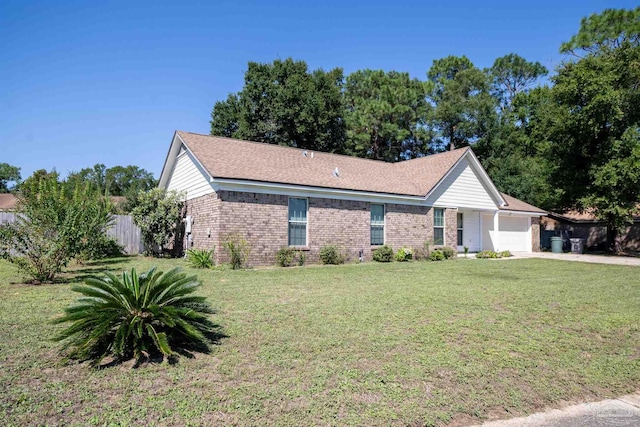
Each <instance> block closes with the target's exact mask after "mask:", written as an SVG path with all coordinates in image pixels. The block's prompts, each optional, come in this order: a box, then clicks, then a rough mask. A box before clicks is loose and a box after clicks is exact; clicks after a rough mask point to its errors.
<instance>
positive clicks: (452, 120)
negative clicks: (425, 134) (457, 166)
mask: <svg viewBox="0 0 640 427" xmlns="http://www.w3.org/2000/svg"><path fill="white" fill-rule="evenodd" d="M427 76H428V78H429V81H430V82H431V83H430V85H431V87H430V94H429V99H430V100H431V102H432V103H433V106H434V110H433V114H432V116H431V120H432V123H433V126H434V129H435V130H436V131H437V133H438V143H439V145H440V146H441V147H442V148H444V147H447V146H448V147H449V149H454V148H460V147H464V146H468V145H469V144H471V143H474V142H478V141H479V140H481V139H482V138H483V137H484V136H485V135H486V134H487V132H488V131H489V129H490V128H491V127H492V124H493V122H494V121H495V119H496V113H495V101H494V99H493V98H492V97H491V95H490V93H489V81H488V78H487V77H486V75H485V74H484V73H483V72H482V71H481V70H479V69H478V68H476V67H475V66H474V65H473V64H472V63H471V61H470V60H469V59H468V58H467V57H466V56H461V57H457V56H448V57H446V58H443V59H438V60H435V61H433V65H432V66H431V68H430V69H429V72H428V73H427Z"/></svg>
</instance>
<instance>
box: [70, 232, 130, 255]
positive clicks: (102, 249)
mask: <svg viewBox="0 0 640 427" xmlns="http://www.w3.org/2000/svg"><path fill="white" fill-rule="evenodd" d="M90 241H91V242H90V243H87V244H85V245H84V248H83V249H82V251H80V253H79V254H78V255H77V256H76V259H78V260H80V261H85V260H87V261H88V260H96V259H105V258H115V257H119V256H123V255H124V249H123V247H122V245H120V244H119V243H118V242H117V241H116V240H115V239H114V238H113V237H110V236H107V235H106V234H103V235H101V236H99V237H97V238H93V239H90Z"/></svg>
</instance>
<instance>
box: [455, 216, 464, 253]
mask: <svg viewBox="0 0 640 427" xmlns="http://www.w3.org/2000/svg"><path fill="white" fill-rule="evenodd" d="M457 222H458V246H462V245H464V242H463V237H464V233H463V230H464V225H463V223H464V216H463V215H462V214H461V213H459V214H458V221H457Z"/></svg>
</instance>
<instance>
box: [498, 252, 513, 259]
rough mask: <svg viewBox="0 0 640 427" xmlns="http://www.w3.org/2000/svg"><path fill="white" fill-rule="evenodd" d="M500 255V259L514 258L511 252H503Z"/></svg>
mask: <svg viewBox="0 0 640 427" xmlns="http://www.w3.org/2000/svg"><path fill="white" fill-rule="evenodd" d="M498 255H500V258H509V257H512V256H513V254H511V252H510V251H501V252H500V253H499V254H498Z"/></svg>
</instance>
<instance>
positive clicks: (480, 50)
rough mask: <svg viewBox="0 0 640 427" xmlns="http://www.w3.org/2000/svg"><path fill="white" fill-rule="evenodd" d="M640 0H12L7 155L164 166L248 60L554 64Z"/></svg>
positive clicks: (13, 160) (6, 28) (7, 21)
mask: <svg viewBox="0 0 640 427" xmlns="http://www.w3.org/2000/svg"><path fill="white" fill-rule="evenodd" d="M636 6H637V3H636V2H632V1H605V0H601V1H593V0H583V1H579V0H566V1H565V0H555V1H547V0H538V1H535V2H522V1H510V2H508V1H466V0H459V1H455V2H447V1H439V2H430V1H424V0H423V1H397V2H391V1H375V0H371V1H367V2H364V1H362V2H360V1H358V2H356V1H354V2H348V1H333V0H327V1H323V2H313V3H308V4H307V2H304V1H300V0H298V1H271V2H269V1H262V2H258V1H256V2H253V1H247V2H237V1H208V2H204V1H203V2H189V1H181V2H162V1H154V2H143V1H133V2H132V1H127V2H118V1H101V2H97V1H91V2H88V1H87V2H76V1H63V0H60V1H51V2H49V1H45V2H40V1H38V2H36V1H24V0H23V1H12V0H3V1H2V2H0V64H1V66H0V129H2V139H1V141H2V142H0V162H6V163H9V164H12V165H15V166H19V167H21V168H22V177H23V178H26V177H27V176H29V175H30V174H31V173H32V172H33V171H34V170H36V169H41V168H44V169H47V170H50V169H52V168H54V167H55V168H56V169H57V170H58V171H59V172H60V173H61V174H62V175H66V174H67V173H68V172H71V171H77V170H80V169H82V168H84V167H90V166H93V165H94V164H95V163H104V164H105V165H107V167H111V166H115V165H129V164H134V165H137V166H140V167H143V168H145V169H147V170H149V171H150V172H153V173H154V175H155V176H156V178H158V177H159V174H160V171H161V169H162V165H163V162H164V159H165V156H166V153H167V150H168V147H169V143H170V141H171V137H172V135H173V131H174V130H186V131H191V132H198V133H209V120H210V113H211V109H212V107H213V104H214V103H215V101H216V100H220V99H224V98H226V96H227V94H228V93H230V92H236V91H238V90H240V89H241V88H242V85H243V73H244V71H245V70H246V66H247V62H248V61H258V62H271V61H273V60H274V59H276V58H281V59H285V58H287V57H293V58H295V59H303V60H305V61H306V62H307V64H308V65H309V67H310V68H312V69H314V68H323V69H325V70H327V69H331V68H334V67H342V68H344V71H345V74H348V73H350V72H352V71H355V70H358V69H364V68H372V69H384V70H398V71H407V72H409V73H410V74H411V75H412V76H414V77H418V78H421V79H422V78H424V77H425V74H426V72H427V70H428V69H429V67H430V66H431V64H432V62H433V60H434V59H439V58H442V57H444V56H447V55H467V56H468V57H469V58H470V59H471V60H472V61H473V62H474V64H476V65H477V66H478V67H488V66H490V65H491V64H492V63H493V61H494V60H495V58H497V57H499V56H502V55H505V54H507V53H510V52H515V53H518V54H520V55H522V56H524V57H525V58H527V59H528V60H532V61H540V62H541V63H542V64H543V65H545V66H547V68H549V69H553V68H554V67H555V66H557V65H558V64H559V63H560V61H561V60H562V56H561V55H560V54H559V53H558V48H559V46H560V43H561V42H563V41H566V40H568V39H569V37H571V35H572V34H575V32H576V31H577V30H578V27H579V24H580V19H581V18H582V17H584V16H587V15H589V14H591V13H594V12H600V11H602V10H604V9H606V8H632V7H636Z"/></svg>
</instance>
